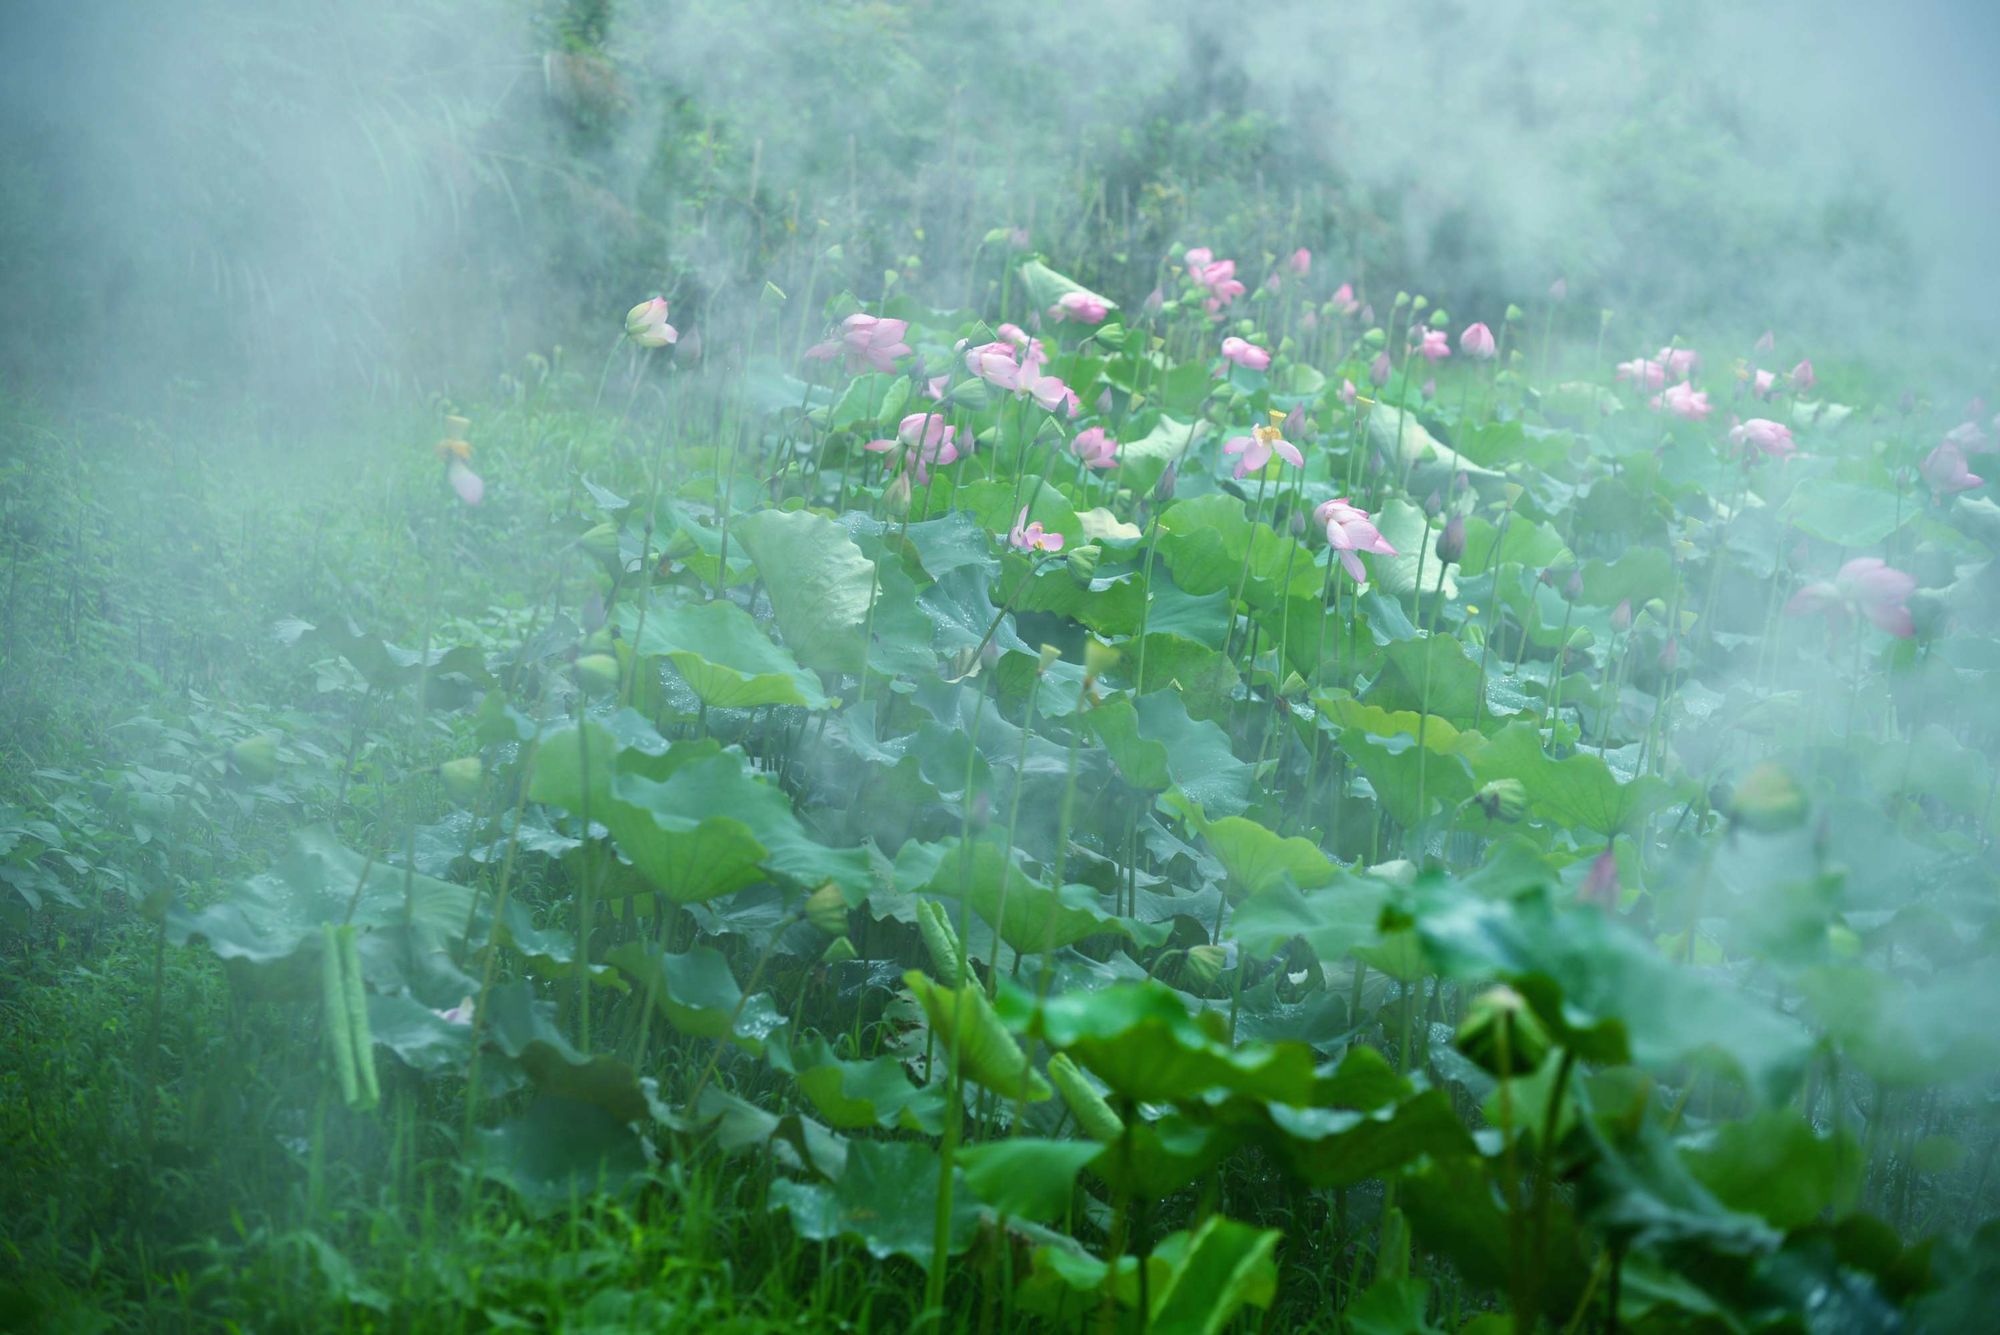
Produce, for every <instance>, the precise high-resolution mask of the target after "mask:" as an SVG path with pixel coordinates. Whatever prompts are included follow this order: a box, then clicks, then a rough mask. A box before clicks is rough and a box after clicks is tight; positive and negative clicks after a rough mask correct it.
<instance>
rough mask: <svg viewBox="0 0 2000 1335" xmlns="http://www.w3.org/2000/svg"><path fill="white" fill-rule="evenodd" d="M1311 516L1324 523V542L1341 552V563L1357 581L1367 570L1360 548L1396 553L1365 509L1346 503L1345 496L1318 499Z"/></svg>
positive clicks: (1381, 553) (1363, 578) (1361, 581)
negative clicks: (1318, 503)
mask: <svg viewBox="0 0 2000 1335" xmlns="http://www.w3.org/2000/svg"><path fill="white" fill-rule="evenodd" d="M1313 518H1314V519H1316V520H1318V521H1319V522H1320V523H1322V524H1324V525H1326V541H1327V545H1329V546H1330V547H1332V548H1333V550H1334V551H1336V552H1338V553H1339V554H1340V564H1341V566H1342V567H1343V568H1345V569H1346V571H1347V573H1348V574H1349V575H1350V576H1351V577H1352V578H1353V580H1354V582H1355V583H1356V584H1366V583H1367V582H1368V571H1367V570H1366V568H1364V567H1363V566H1362V564H1361V555H1360V554H1361V553H1362V552H1373V553H1375V554H1376V555H1377V556H1394V555H1396V549H1395V548H1394V547H1391V546H1390V545H1389V540H1388V539H1387V538H1384V537H1383V536H1382V534H1381V531H1380V530H1379V529H1377V528H1376V527H1375V525H1374V523H1373V522H1372V521H1371V520H1370V519H1369V518H1368V512H1367V511H1366V510H1360V509H1356V508H1355V507H1354V506H1352V505H1349V504H1348V503H1347V498H1346V497H1345V496H1336V497H1335V498H1334V499H1332V500H1330V501H1323V502H1321V503H1320V505H1319V506H1318V508H1316V509H1315V510H1314V511H1313Z"/></svg>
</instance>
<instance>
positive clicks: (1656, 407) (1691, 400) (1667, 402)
mask: <svg viewBox="0 0 2000 1335" xmlns="http://www.w3.org/2000/svg"><path fill="white" fill-rule="evenodd" d="M1662 405H1664V406H1665V408H1666V410H1667V411H1668V412H1670V413H1672V414H1673V415H1674V416H1676V417H1683V418H1686V419H1687V420H1688V421H1690V422H1699V421H1701V420H1702V419H1703V418H1705V417H1707V416H1708V415H1709V413H1710V412H1712V411H1713V409H1712V408H1711V407H1710V406H1709V402H1708V391H1707V390H1705V389H1696V388H1695V387H1694V386H1693V385H1691V384H1689V383H1688V382H1687V381H1685V380H1683V381H1681V382H1680V384H1678V385H1674V386H1671V387H1669V388H1668V389H1667V390H1666V391H1665V392H1664V393H1660V394H1655V395H1654V396H1653V400H1652V407H1653V411H1654V412H1658V411H1660V408H1661V407H1662Z"/></svg>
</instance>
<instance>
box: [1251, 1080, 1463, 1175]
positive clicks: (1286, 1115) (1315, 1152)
mask: <svg viewBox="0 0 2000 1335" xmlns="http://www.w3.org/2000/svg"><path fill="white" fill-rule="evenodd" d="M1246 1114H1247V1115H1249V1116H1251V1117H1252V1118H1253V1119H1254V1125H1255V1127H1256V1131H1257V1133H1258V1134H1259V1136H1260V1137H1261V1138H1262V1139H1263V1140H1264V1141H1265V1143H1266V1144H1267V1145H1268V1146H1269V1147H1270V1150H1271V1152H1272V1153H1273V1154H1274V1155H1276V1156H1277V1157H1278V1159H1279V1160H1280V1161H1281V1162H1283V1163H1284V1164H1286V1165H1287V1166H1288V1167H1289V1168H1290V1170H1291V1171H1292V1172H1293V1173H1294V1174H1296V1175H1297V1176H1299V1177H1300V1178H1302V1179H1303V1180H1305V1181H1306V1182H1308V1183H1310V1184H1311V1185H1312V1186H1315V1187H1349V1186H1353V1185H1354V1184H1355V1183H1357V1182H1361V1181H1365V1180H1366V1179H1368V1178H1371V1177H1386V1176H1388V1175H1389V1174H1390V1173H1393V1172H1394V1171H1395V1170H1397V1169H1398V1168H1401V1167H1402V1166H1403V1165H1405V1164H1409V1163H1414V1162H1415V1161H1416V1160H1418V1159H1421V1158H1424V1157H1426V1156H1430V1157H1438V1158H1443V1157H1451V1156H1455V1155H1469V1154H1472V1153H1474V1152H1475V1151H1474V1147H1473V1142H1472V1136H1471V1133H1469V1132H1468V1131H1467V1130H1466V1129H1465V1124H1464V1123H1463V1122H1461V1121H1460V1120H1459V1116H1458V1112H1457V1110H1456V1109H1455V1108H1453V1107H1452V1103H1451V1096H1450V1095H1448V1094H1447V1093H1445V1091H1443V1090H1441V1089H1428V1090H1424V1091H1423V1092H1422V1093H1419V1094H1416V1095H1413V1096H1412V1097H1410V1098H1407V1099H1405V1100H1403V1101H1402V1102H1401V1103H1398V1104H1395V1105H1393V1106H1391V1107H1386V1108H1377V1109H1374V1110H1372V1111H1368V1112H1362V1111H1359V1110H1356V1109H1350V1108H1293V1107H1287V1106H1285V1105H1284V1104H1269V1105H1262V1106H1259V1107H1257V1108H1256V1109H1255V1111H1254V1113H1250V1111H1249V1109H1248V1108H1247V1106H1244V1107H1239V1109H1238V1110H1237V1115H1238V1116H1244V1115H1246Z"/></svg>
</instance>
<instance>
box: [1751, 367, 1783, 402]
mask: <svg viewBox="0 0 2000 1335" xmlns="http://www.w3.org/2000/svg"><path fill="white" fill-rule="evenodd" d="M1777 385H1778V377H1777V374H1776V373H1775V372H1772V371H1758V372H1756V373H1754V374H1753V375H1752V376H1751V377H1750V392H1751V393H1752V394H1754V395H1756V396H1757V397H1758V398H1760V399H1768V398H1770V397H1771V395H1772V394H1773V393H1775V392H1776V390H1777Z"/></svg>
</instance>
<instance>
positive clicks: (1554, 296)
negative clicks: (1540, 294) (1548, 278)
mask: <svg viewBox="0 0 2000 1335" xmlns="http://www.w3.org/2000/svg"><path fill="white" fill-rule="evenodd" d="M1549 300H1550V301H1568V300H1569V280H1568V279H1566V278H1558V279H1556V281H1555V282H1553V283H1550V284H1549Z"/></svg>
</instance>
